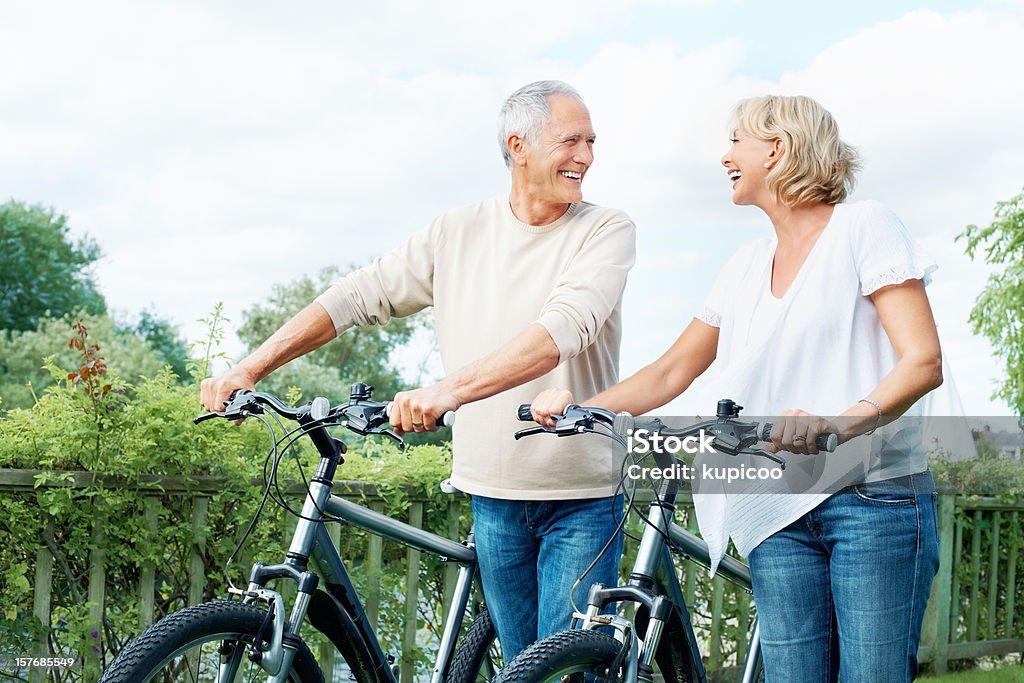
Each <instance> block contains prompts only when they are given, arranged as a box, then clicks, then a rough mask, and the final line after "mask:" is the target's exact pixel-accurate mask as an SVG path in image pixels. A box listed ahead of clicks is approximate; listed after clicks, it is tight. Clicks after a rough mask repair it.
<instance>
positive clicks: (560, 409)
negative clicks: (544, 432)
mask: <svg viewBox="0 0 1024 683" xmlns="http://www.w3.org/2000/svg"><path fill="white" fill-rule="evenodd" d="M573 402H574V399H573V397H572V392H571V391H569V390H568V389H547V390H545V391H542V392H540V393H539V394H537V398H535V399H533V403H531V404H530V412H531V413H532V414H533V419H534V421H535V422H536V423H537V424H539V425H540V426H542V427H554V426H555V420H554V418H552V417H551V416H552V415H561V414H562V413H564V412H565V407H566V406H568V405H569V404H570V403H573Z"/></svg>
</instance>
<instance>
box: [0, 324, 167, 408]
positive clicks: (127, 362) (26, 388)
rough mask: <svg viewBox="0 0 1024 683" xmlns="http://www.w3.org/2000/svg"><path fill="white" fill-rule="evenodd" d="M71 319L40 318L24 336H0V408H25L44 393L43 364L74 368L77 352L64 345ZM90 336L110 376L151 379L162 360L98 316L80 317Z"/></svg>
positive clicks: (47, 373) (46, 378)
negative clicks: (37, 325)
mask: <svg viewBox="0 0 1024 683" xmlns="http://www.w3.org/2000/svg"><path fill="white" fill-rule="evenodd" d="M74 320H75V318H73V317H71V316H67V317H64V318H60V319H43V320H41V321H40V323H39V328H38V329H36V330H31V331H27V332H9V333H6V334H5V333H3V332H0V398H2V399H3V403H2V405H0V409H12V408H29V407H31V406H32V404H34V403H35V401H36V398H37V397H38V396H39V395H40V394H41V393H42V391H43V389H44V388H45V387H47V386H49V385H50V384H52V383H53V377H52V375H51V372H50V371H49V370H47V367H46V362H45V359H47V358H51V359H52V362H53V364H54V365H55V366H57V367H61V368H71V367H78V353H77V352H76V351H75V349H72V348H70V347H69V346H68V332H69V329H70V327H71V325H72V323H73V321H74ZM81 320H82V323H83V324H84V325H85V326H86V327H87V328H88V330H89V336H90V338H91V339H92V340H93V342H95V343H96V344H98V345H100V346H101V347H102V348H103V349H104V350H105V352H106V355H107V356H108V360H107V361H106V362H107V363H108V365H109V372H110V374H111V375H113V376H116V377H122V378H124V379H125V380H127V381H128V382H135V381H138V379H139V378H140V377H141V376H143V375H146V376H150V377H152V376H154V375H156V374H157V373H159V372H160V369H161V368H162V367H163V365H164V358H163V357H161V355H160V354H159V353H158V352H157V351H155V350H154V349H153V348H151V347H150V346H149V345H148V344H147V343H146V341H145V340H144V339H142V338H141V337H139V336H138V335H135V334H124V333H120V332H119V329H120V328H119V326H118V324H117V323H115V322H114V321H113V320H111V319H110V318H109V317H107V316H106V315H103V314H99V315H86V316H83V317H82V318H81Z"/></svg>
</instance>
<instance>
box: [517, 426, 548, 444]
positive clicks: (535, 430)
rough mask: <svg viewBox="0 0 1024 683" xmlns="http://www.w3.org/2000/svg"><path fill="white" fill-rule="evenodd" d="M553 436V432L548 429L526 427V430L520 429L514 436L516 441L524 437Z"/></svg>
mask: <svg viewBox="0 0 1024 683" xmlns="http://www.w3.org/2000/svg"><path fill="white" fill-rule="evenodd" d="M545 433H546V434H554V433H555V430H554V429H552V428H550V427H541V426H537V427H527V428H526V429H520V430H519V431H518V432H516V433H515V434H514V436H515V439H516V441H519V439H521V438H523V437H524V436H533V435H534V434H545Z"/></svg>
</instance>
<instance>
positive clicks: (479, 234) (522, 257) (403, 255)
mask: <svg viewBox="0 0 1024 683" xmlns="http://www.w3.org/2000/svg"><path fill="white" fill-rule="evenodd" d="M634 257H635V228H634V226H633V222H632V221H631V220H630V219H629V217H628V216H626V215H625V214H624V213H622V212H621V211H617V210H615V209H607V208H602V207H598V206H593V205H591V204H586V203H582V204H574V205H571V206H570V207H569V210H568V211H567V212H566V213H565V214H564V215H563V216H562V217H561V218H559V219H558V220H556V221H555V222H554V223H551V224H549V225H545V226H530V225H526V224H525V223H522V222H520V221H519V220H517V219H516V217H515V215H514V214H513V213H512V210H511V209H510V208H509V203H508V198H507V197H501V198H498V199H492V200H489V201H484V202H481V203H479V204H474V205H471V206H466V207H462V208H459V209H455V210H453V211H449V212H447V213H445V214H443V215H441V216H440V217H438V218H437V219H435V220H434V221H433V222H432V223H431V224H430V225H429V226H428V227H427V228H426V229H425V230H422V231H420V232H418V233H416V234H415V235H413V236H412V237H411V238H410V239H409V241H408V242H406V243H405V245H403V246H402V247H400V248H399V249H397V250H396V251H394V252H392V253H390V254H387V255H385V256H382V257H380V258H378V259H377V260H376V261H374V263H373V264H372V265H370V266H367V267H366V268H362V269H360V270H357V271H355V272H353V273H350V274H348V275H346V276H345V277H343V278H341V279H339V280H338V281H337V282H335V283H334V284H333V285H332V286H331V287H330V289H328V290H327V291H326V292H324V293H323V294H322V295H320V296H319V297H318V298H317V301H318V302H319V303H320V304H321V305H322V306H323V307H324V308H325V309H326V310H327V312H328V313H329V314H330V316H331V319H332V320H333V321H334V325H335V327H336V329H337V331H338V333H339V334H341V333H342V332H344V331H345V330H346V329H348V328H349V327H350V326H352V325H369V324H375V323H383V322H386V321H387V320H388V319H389V318H390V317H391V316H399V317H401V316H406V315H411V314H412V313H415V312H417V311H419V310H421V309H423V308H426V307H428V306H433V307H434V316H435V321H436V328H437V336H438V342H439V347H440V351H441V358H442V362H443V363H444V370H445V373H446V374H450V373H452V372H454V371H456V370H458V369H459V368H461V367H463V366H464V365H466V364H468V363H470V362H472V361H474V360H477V359H479V358H481V357H483V356H485V355H487V354H489V353H491V352H492V351H494V350H496V349H498V348H499V347H501V346H502V345H504V344H505V343H506V342H508V341H510V340H511V339H512V338H513V337H515V336H516V335H517V334H519V333H520V332H522V331H523V330H524V329H525V328H526V327H527V326H528V325H530V324H531V323H539V324H540V325H542V326H544V328H545V329H547V331H548V333H549V334H550V335H551V338H552V339H553V340H554V342H555V344H556V345H557V346H558V349H559V352H560V360H559V365H558V367H557V368H555V369H554V370H552V371H551V372H549V373H548V374H547V375H545V376H543V377H540V378H538V379H536V380H534V381H532V382H528V383H527V384H524V385H521V386H519V387H516V388H514V389H510V390H508V391H505V392H503V393H501V394H498V395H496V396H492V397H491V398H488V399H484V400H481V401H477V402H475V403H470V404H467V405H464V406H463V407H462V408H460V409H459V415H458V421H457V422H456V425H455V427H454V428H453V431H454V433H453V435H452V440H453V448H454V466H453V471H452V481H453V483H454V484H455V485H456V486H458V487H459V488H460V489H462V490H463V491H466V492H468V493H471V494H474V495H482V496H489V497H492V498H505V499H517V500H554V499H568V498H596V497H602V496H608V495H611V494H612V492H613V490H614V488H615V486H616V484H617V483H618V481H619V466H620V464H621V461H620V460H619V459H618V457H619V456H617V455H615V454H613V450H612V448H611V447H610V444H611V441H609V440H608V439H605V438H602V437H597V436H593V435H583V436H576V437H570V438H557V437H554V436H548V435H543V434H542V435H538V436H533V437H529V438H526V439H523V440H521V441H515V440H514V439H513V437H512V435H513V433H514V432H515V431H516V430H517V429H522V428H523V427H527V426H529V425H528V424H526V423H522V422H519V421H518V420H516V417H515V409H516V407H517V406H518V405H519V404H520V403H529V402H530V401H532V400H533V398H534V397H535V396H536V395H537V394H538V393H539V392H540V391H542V390H543V389H548V388H554V387H563V388H568V389H570V390H572V392H573V394H574V395H575V396H576V397H577V399H578V400H584V399H586V398H589V397H591V396H593V395H594V394H596V393H599V392H601V391H602V390H604V389H606V388H607V387H609V386H611V385H612V384H614V383H615V382H617V381H618V365H619V341H620V339H621V336H622V316H621V306H622V290H623V288H624V287H625V284H626V275H627V273H628V272H629V269H630V268H631V267H632V266H633V260H634Z"/></svg>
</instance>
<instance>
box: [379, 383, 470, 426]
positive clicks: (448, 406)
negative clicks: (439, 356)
mask: <svg viewBox="0 0 1024 683" xmlns="http://www.w3.org/2000/svg"><path fill="white" fill-rule="evenodd" d="M461 406H462V401H460V400H459V399H458V397H456V396H455V394H454V393H452V391H451V390H450V389H448V387H446V386H445V385H444V383H443V382H441V383H439V384H432V385H430V386H429V387H422V388H420V389H416V390H415V391H402V392H399V393H397V394H395V398H394V401H393V402H392V404H391V414H390V416H389V417H390V418H391V420H390V421H391V426H392V427H394V428H395V432H396V433H397V434H399V435H401V434H405V433H407V432H435V431H437V420H438V418H439V417H441V416H442V415H444V414H445V413H447V412H448V411H449V410H458V409H459V408H460V407H461Z"/></svg>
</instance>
